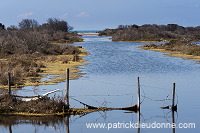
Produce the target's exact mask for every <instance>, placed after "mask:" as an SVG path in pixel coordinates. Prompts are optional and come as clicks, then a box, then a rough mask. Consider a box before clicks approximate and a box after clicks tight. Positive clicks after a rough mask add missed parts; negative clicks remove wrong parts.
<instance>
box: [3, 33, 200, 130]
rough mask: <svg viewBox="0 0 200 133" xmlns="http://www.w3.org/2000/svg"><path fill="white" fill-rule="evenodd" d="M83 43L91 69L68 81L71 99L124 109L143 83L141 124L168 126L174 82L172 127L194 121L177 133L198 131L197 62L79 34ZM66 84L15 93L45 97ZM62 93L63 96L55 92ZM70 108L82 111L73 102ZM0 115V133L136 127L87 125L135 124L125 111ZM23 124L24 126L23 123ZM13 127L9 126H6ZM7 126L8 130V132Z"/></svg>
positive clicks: (134, 99)
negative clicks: (57, 115)
mask: <svg viewBox="0 0 200 133" xmlns="http://www.w3.org/2000/svg"><path fill="white" fill-rule="evenodd" d="M83 38H84V39H85V42H82V43H76V44H74V45H77V46H79V45H81V46H83V48H85V49H86V50H87V51H88V52H89V53H90V55H88V56H87V57H84V58H85V59H86V60H87V62H88V63H90V64H89V65H86V66H81V67H80V68H81V69H83V72H84V73H86V74H85V75H84V77H82V78H79V79H77V80H72V81H70V96H71V97H73V98H75V99H77V100H80V101H82V102H84V103H87V104H89V105H92V106H104V107H128V106H131V105H135V104H137V84H136V79H137V77H140V79H141V81H140V82H141V89H142V90H141V93H142V94H141V95H142V96H141V99H142V104H141V123H155V122H156V123H171V122H172V112H171V110H169V109H168V110H163V109H161V108H160V107H162V106H167V105H171V101H170V100H164V101H163V99H171V97H172V95H171V89H172V84H173V83H176V94H177V96H176V101H175V103H176V104H178V111H177V112H175V114H174V117H175V118H174V119H175V123H176V124H177V125H178V124H179V123H195V126H196V128H192V129H180V128H177V129H175V131H176V132H178V133H188V132H191V133H198V132H199V130H200V128H199V125H200V114H199V112H200V106H199V101H200V97H199V94H200V85H199V84H200V68H199V67H200V65H199V64H196V62H195V61H191V60H184V59H182V58H176V57H167V56H165V55H164V54H163V53H159V52H154V51H146V50H140V49H139V48H138V47H139V46H141V45H144V43H135V42H112V41H111V40H109V39H108V37H98V36H83ZM64 88H65V83H59V84H57V85H51V86H39V87H24V88H23V89H22V90H17V92H16V93H18V94H24V95H27V94H28V95H31V94H43V93H45V92H47V91H51V90H54V89H64ZM58 94H59V95H62V92H59V93H58ZM70 103H71V107H83V106H82V105H81V104H79V103H78V102H76V101H73V100H72V99H71V101H70ZM8 119H10V120H12V122H6V118H5V117H1V116H0V123H1V126H0V131H1V132H3V133H8V132H9V129H11V128H12V132H13V133H23V132H27V131H28V132H30V133H46V132H48V133H60V132H61V133H65V132H68V127H69V131H70V133H77V132H79V133H93V132H95V133H102V132H109V133H110V132H111V133H121V132H124V133H129V132H130V133H132V132H137V131H138V129H137V128H125V127H123V126H122V127H119V126H118V127H116V128H114V127H113V128H112V129H109V130H108V129H107V128H92V129H89V128H87V127H86V123H105V124H108V123H109V124H112V125H114V124H115V123H118V122H119V123H130V122H131V123H137V113H130V112H127V111H117V110H116V111H107V112H95V113H90V114H87V115H84V116H70V118H69V123H68V122H67V121H68V119H67V118H61V119H59V120H58V119H57V118H53V119H55V120H50V119H45V118H41V119H39V120H38V119H36V120H35V121H34V122H35V123H37V124H34V123H33V121H32V119H30V118H29V119H28V118H27V119H26V118H10V117H9V118H8ZM24 119H25V120H26V122H24V121H25V120H24ZM10 125H12V127H11V126H10ZM9 127H11V128H9ZM172 131H173V130H172V129H171V128H160V129H158V128H142V129H141V130H140V132H141V133H152V132H153V133H160V132H162V133H170V132H172Z"/></svg>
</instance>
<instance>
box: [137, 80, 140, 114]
mask: <svg viewBox="0 0 200 133" xmlns="http://www.w3.org/2000/svg"><path fill="white" fill-rule="evenodd" d="M137 85H138V105H137V106H138V107H137V108H138V111H140V78H139V77H138V78H137Z"/></svg>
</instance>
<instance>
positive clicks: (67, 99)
mask: <svg viewBox="0 0 200 133" xmlns="http://www.w3.org/2000/svg"><path fill="white" fill-rule="evenodd" d="M65 97H66V99H65V103H66V105H67V107H69V68H67V70H66V96H65Z"/></svg>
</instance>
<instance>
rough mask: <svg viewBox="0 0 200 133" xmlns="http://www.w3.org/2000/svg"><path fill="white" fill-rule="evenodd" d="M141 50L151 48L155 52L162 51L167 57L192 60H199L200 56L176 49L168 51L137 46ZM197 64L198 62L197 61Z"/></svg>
mask: <svg viewBox="0 0 200 133" xmlns="http://www.w3.org/2000/svg"><path fill="white" fill-rule="evenodd" d="M139 48H141V50H151V51H155V52H161V53H164V55H166V56H169V57H178V58H183V59H185V60H194V61H200V56H195V55H187V54H183V53H181V52H178V51H169V50H165V49H157V48H146V47H143V46H142V47H139ZM197 64H198V63H197Z"/></svg>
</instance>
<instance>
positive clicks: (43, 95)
mask: <svg viewBox="0 0 200 133" xmlns="http://www.w3.org/2000/svg"><path fill="white" fill-rule="evenodd" d="M57 91H59V89H57V90H54V91H50V92H47V93H45V94H42V95H35V96H19V95H12V96H14V97H21V98H31V99H23V101H26V102H29V101H31V100H38V99H40V98H42V97H45V96H47V95H49V94H51V93H54V92H57Z"/></svg>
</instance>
